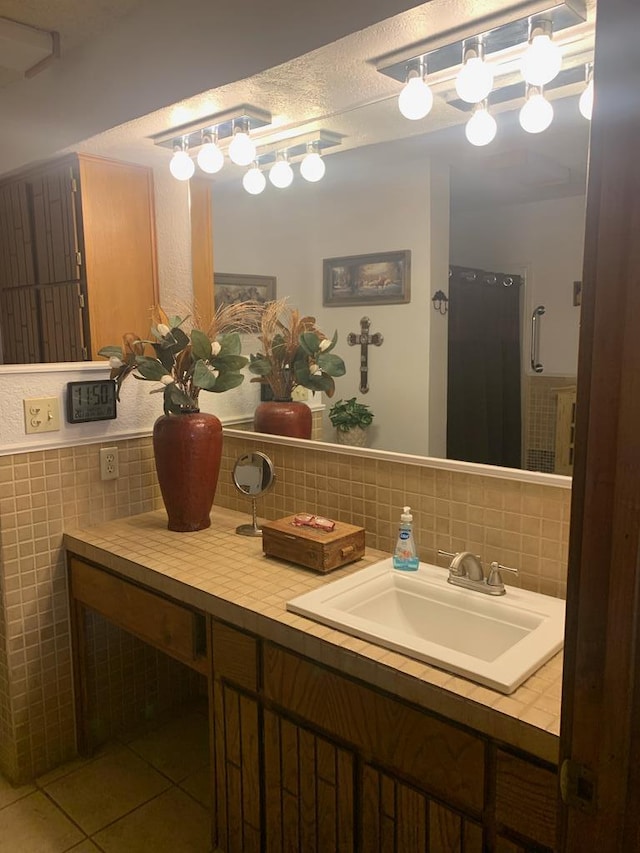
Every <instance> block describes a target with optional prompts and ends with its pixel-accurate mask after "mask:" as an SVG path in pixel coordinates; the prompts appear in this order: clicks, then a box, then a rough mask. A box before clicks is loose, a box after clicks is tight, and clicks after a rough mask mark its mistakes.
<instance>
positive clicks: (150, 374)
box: [136, 355, 169, 382]
mask: <svg viewBox="0 0 640 853" xmlns="http://www.w3.org/2000/svg"><path fill="white" fill-rule="evenodd" d="M136 367H137V368H138V373H139V374H140V375H141V376H142V377H143V379H151V380H155V381H156V382H159V381H160V380H161V379H162V377H163V376H166V375H167V373H169V371H168V370H166V369H165V367H164V365H163V364H161V363H160V362H159V361H158V360H157V359H155V358H149V356H146V355H139V356H136Z"/></svg>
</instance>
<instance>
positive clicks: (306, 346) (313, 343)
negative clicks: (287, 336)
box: [300, 332, 320, 357]
mask: <svg viewBox="0 0 640 853" xmlns="http://www.w3.org/2000/svg"><path fill="white" fill-rule="evenodd" d="M300 345H301V347H302V349H303V350H304V351H305V352H306V353H307V355H311V356H314V357H315V355H316V353H317V352H318V350H319V349H320V338H319V337H318V336H317V335H316V334H315V332H303V333H302V334H301V335H300Z"/></svg>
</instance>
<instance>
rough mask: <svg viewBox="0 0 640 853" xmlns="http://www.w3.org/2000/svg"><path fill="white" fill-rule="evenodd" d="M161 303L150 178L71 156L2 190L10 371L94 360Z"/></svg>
mask: <svg viewBox="0 0 640 853" xmlns="http://www.w3.org/2000/svg"><path fill="white" fill-rule="evenodd" d="M157 301H158V282H157V270H156V245H155V212H154V195H153V172H152V170H151V169H149V168H147V167H146V166H138V165H134V164H130V163H122V162H119V161H115V160H107V159H103V158H100V157H92V156H88V155H84V154H71V155H68V156H66V157H63V158H60V159H58V160H54V161H51V162H50V163H46V164H42V165H41V166H38V167H35V168H33V169H29V170H25V171H24V172H21V173H19V174H17V175H14V176H13V177H12V178H9V179H5V180H4V181H3V182H2V183H0V325H1V332H2V347H3V360H4V363H5V364H16V363H25V364H28V363H38V362H58V361H82V360H86V359H89V360H91V359H95V358H96V357H97V353H98V350H99V349H100V348H101V347H103V346H105V345H107V344H118V343H120V341H121V339H122V335H123V333H124V332H135V333H136V334H138V335H140V336H146V335H147V333H148V329H149V308H150V306H151V305H153V304H154V303H156V302H157Z"/></svg>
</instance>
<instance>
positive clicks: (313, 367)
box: [309, 364, 322, 374]
mask: <svg viewBox="0 0 640 853" xmlns="http://www.w3.org/2000/svg"><path fill="white" fill-rule="evenodd" d="M309 373H313V374H316V373H322V369H321V368H320V367H318V365H317V364H312V365H311V366H310V367H309Z"/></svg>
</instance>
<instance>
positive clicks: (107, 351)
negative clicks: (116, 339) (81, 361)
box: [98, 347, 124, 361]
mask: <svg viewBox="0 0 640 853" xmlns="http://www.w3.org/2000/svg"><path fill="white" fill-rule="evenodd" d="M98 355H101V356H103V357H104V358H113V357H114V356H115V357H116V358H119V359H120V361H124V355H123V354H122V347H102V349H100V350H98Z"/></svg>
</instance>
